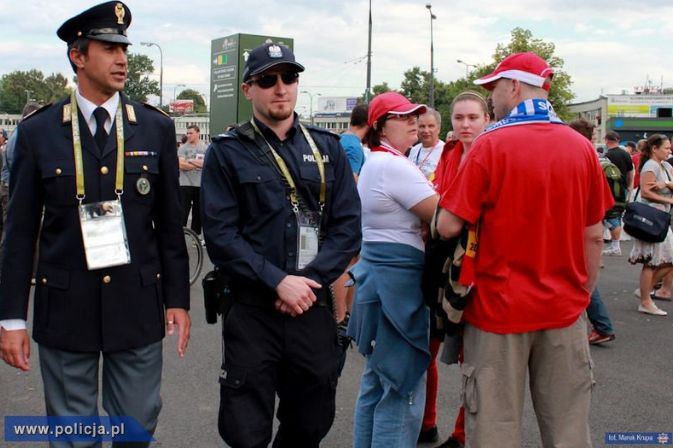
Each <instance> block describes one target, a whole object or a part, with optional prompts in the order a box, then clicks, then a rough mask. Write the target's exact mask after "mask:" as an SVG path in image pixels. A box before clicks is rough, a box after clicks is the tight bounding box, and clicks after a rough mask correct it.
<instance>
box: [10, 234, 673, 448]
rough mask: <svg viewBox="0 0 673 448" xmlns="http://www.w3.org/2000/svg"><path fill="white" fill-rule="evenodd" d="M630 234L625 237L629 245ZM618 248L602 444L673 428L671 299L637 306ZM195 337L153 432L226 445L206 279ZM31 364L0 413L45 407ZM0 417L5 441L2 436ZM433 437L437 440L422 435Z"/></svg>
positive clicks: (528, 430) (608, 288)
mask: <svg viewBox="0 0 673 448" xmlns="http://www.w3.org/2000/svg"><path fill="white" fill-rule="evenodd" d="M629 249H630V243H624V247H623V252H624V253H625V254H628V251H629ZM626 258H627V257H626V255H624V256H622V257H610V258H606V260H605V262H606V266H605V269H603V270H602V272H601V280H600V288H601V293H602V295H603V299H604V301H605V302H606V305H607V307H608V310H609V311H610V314H611V317H612V320H613V323H614V325H615V328H616V333H617V340H615V341H614V342H611V343H609V344H606V346H605V347H592V355H593V359H594V362H595V376H596V381H597V384H596V387H595V389H594V399H593V403H592V415H591V428H592V431H593V440H594V445H595V446H596V447H600V446H604V442H603V441H604V436H605V432H607V431H649V432H655V431H656V432H659V431H666V432H672V431H673V303H660V304H659V305H660V307H661V308H663V309H665V310H667V311H668V312H669V313H670V316H669V317H664V318H662V317H652V316H646V315H644V314H640V313H638V312H636V307H637V304H638V301H637V299H635V298H634V296H633V290H634V289H635V288H636V286H637V282H638V280H637V279H638V273H639V272H640V270H639V267H634V266H631V265H629V264H628V263H627V261H626ZM192 297H193V298H192V303H193V305H192V307H193V311H192V319H193V328H192V339H191V343H190V347H189V353H188V355H187V357H186V359H183V360H180V359H178V357H177V356H176V355H175V348H174V342H175V341H174V339H172V338H171V339H168V340H167V341H166V343H165V347H164V351H165V368H164V381H163V387H162V396H163V401H164V407H163V411H162V414H161V417H160V422H159V427H158V429H157V432H156V434H155V436H156V438H157V440H158V443H157V444H156V446H161V447H170V448H173V447H176V448H181V447H188V446H193V447H199V448H200V447H222V446H224V444H223V443H222V441H221V440H220V438H219V436H218V434H217V428H216V420H217V407H218V394H219V387H218V384H217V377H218V373H219V365H220V351H221V342H220V338H219V326H209V325H206V323H205V320H204V319H203V307H202V300H203V299H202V295H201V288H200V286H195V287H193V288H192ZM31 363H32V366H33V370H32V371H31V372H29V373H25V374H24V373H20V372H18V371H16V370H14V369H11V368H9V367H7V366H6V365H4V364H3V365H1V366H0V416H5V415H40V414H42V413H43V412H44V411H43V403H42V385H41V381H40V375H39V372H38V370H39V369H38V368H37V358H36V350H35V347H33V356H32V359H31ZM362 365H363V364H362V358H361V357H360V356H359V355H358V354H357V353H356V352H355V351H353V350H351V352H350V353H349V357H348V362H347V365H346V368H345V370H344V373H343V376H342V378H341V381H340V383H339V388H338V394H337V416H336V420H335V422H334V426H333V427H332V430H331V432H330V433H329V435H328V436H327V438H326V439H325V440H324V443H323V446H324V447H327V448H345V447H350V446H351V443H350V440H351V425H352V413H353V405H354V402H355V398H356V394H357V388H358V380H359V375H360V373H361V372H362ZM459 387H460V376H459V372H458V370H457V368H456V366H445V365H441V366H440V397H439V405H438V414H439V427H440V434H441V437H442V438H445V437H447V435H448V432H449V427H452V423H453V419H454V418H455V414H456V411H457V409H458V394H459ZM3 429H4V428H3V427H2V425H0V446H3V447H4V446H39V445H37V444H20V445H6V444H5V443H4V442H2V440H4V435H3V433H2V431H3ZM523 434H524V443H523V446H525V447H539V446H541V444H540V440H539V433H538V430H537V425H536V422H535V417H534V415H533V412H532V407H531V405H530V402H528V403H527V404H526V408H525V425H524V431H523ZM426 446H431V445H426Z"/></svg>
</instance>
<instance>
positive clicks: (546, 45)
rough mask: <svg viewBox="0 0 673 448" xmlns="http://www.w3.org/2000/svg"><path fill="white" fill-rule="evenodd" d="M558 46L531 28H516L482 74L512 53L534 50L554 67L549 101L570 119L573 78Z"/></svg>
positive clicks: (496, 49) (564, 117)
mask: <svg viewBox="0 0 673 448" xmlns="http://www.w3.org/2000/svg"><path fill="white" fill-rule="evenodd" d="M555 50H556V46H555V45H554V44H553V43H552V42H545V41H543V40H542V39H538V38H535V37H533V33H532V32H531V31H530V30H526V29H523V28H518V27H517V28H514V29H513V30H512V32H511V40H510V42H509V43H508V44H506V45H504V44H498V46H497V47H496V48H495V53H493V60H494V61H493V63H492V64H490V65H488V66H485V67H480V68H479V73H480V76H481V74H484V75H485V74H487V73H490V72H491V71H492V70H494V69H495V66H496V65H497V64H498V63H499V62H500V61H502V60H503V59H505V58H506V57H507V56H509V55H510V54H512V53H522V52H525V51H532V52H533V53H535V54H537V55H538V56H540V57H541V58H542V59H544V60H545V61H547V63H548V64H549V65H550V66H551V67H552V68H553V69H554V79H553V82H552V84H551V89H550V90H549V102H551V103H552V105H553V106H554V110H555V111H556V113H557V114H558V115H559V116H560V117H561V118H562V119H563V120H568V119H569V118H571V114H570V112H569V111H568V103H569V102H570V101H572V100H573V98H575V95H574V94H573V93H572V91H571V90H570V86H571V84H572V80H571V79H570V75H569V74H568V73H566V72H564V71H563V64H564V62H563V59H561V58H560V57H558V56H556V55H555V54H554V51H555Z"/></svg>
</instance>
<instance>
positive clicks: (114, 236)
mask: <svg viewBox="0 0 673 448" xmlns="http://www.w3.org/2000/svg"><path fill="white" fill-rule="evenodd" d="M79 221H80V225H81V227H82V241H83V242H84V253H85V255H86V264H87V267H88V268H89V270H90V271H91V270H94V269H102V268H107V267H110V266H119V265H122V264H129V263H130V262H131V254H130V252H129V243H128V238H127V237H126V225H125V224H124V212H123V210H122V203H121V201H120V200H118V199H117V200H114V201H102V202H94V203H92V204H80V206H79Z"/></svg>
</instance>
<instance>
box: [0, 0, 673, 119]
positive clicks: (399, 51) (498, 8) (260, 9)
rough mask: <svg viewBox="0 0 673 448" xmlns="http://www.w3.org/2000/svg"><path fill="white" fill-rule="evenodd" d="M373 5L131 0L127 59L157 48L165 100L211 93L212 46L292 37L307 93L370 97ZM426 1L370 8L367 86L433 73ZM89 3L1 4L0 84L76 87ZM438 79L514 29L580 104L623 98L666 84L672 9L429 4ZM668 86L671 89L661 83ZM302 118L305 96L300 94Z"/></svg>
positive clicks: (481, 57) (455, 72)
mask: <svg viewBox="0 0 673 448" xmlns="http://www.w3.org/2000/svg"><path fill="white" fill-rule="evenodd" d="M368 3H369V2H368V0H342V1H339V2H335V1H333V0H313V1H311V0H286V1H284V2H278V1H275V0H259V1H257V2H254V4H251V3H250V2H227V3H226V4H224V3H213V2H211V1H205V0H191V1H189V2H184V1H179V0H162V1H157V0H128V2H127V4H128V5H129V7H130V8H131V10H132V12H133V23H132V26H131V29H130V30H129V37H130V38H131V40H132V41H133V42H136V45H134V46H133V47H131V50H130V51H132V52H136V53H142V54H147V55H148V56H150V57H151V58H152V59H153V60H154V61H155V66H157V68H158V51H157V50H156V48H147V47H141V46H140V45H137V43H139V42H141V41H151V42H158V43H159V44H160V45H161V46H162V49H163V52H164V98H169V97H170V98H172V95H173V88H174V87H175V85H177V84H181V83H183V84H186V85H187V87H190V88H195V89H196V90H200V91H203V92H207V91H208V90H209V89H208V82H209V69H210V67H209V62H208V61H209V56H210V41H211V40H212V39H214V38H219V37H223V36H226V35H230V34H235V33H239V32H240V33H250V34H270V35H278V36H288V37H293V38H294V42H295V51H296V54H297V58H298V60H299V61H300V62H301V63H303V64H304V65H305V66H306V68H307V70H306V72H305V74H304V75H303V76H302V80H301V83H302V89H306V90H309V91H310V92H312V93H313V94H314V95H315V94H319V93H320V94H323V95H359V94H361V93H362V91H363V90H364V87H365V80H366V63H365V62H364V61H360V62H357V63H356V62H353V61H354V60H356V59H358V58H360V57H362V56H365V55H366V53H367V19H368V17H367V12H368ZM425 3H426V1H422V2H412V1H410V0H372V7H373V39H372V64H373V65H372V84H378V83H381V82H384V81H387V82H388V84H389V85H391V86H393V87H397V86H399V83H400V81H401V79H402V74H403V72H404V71H405V70H407V69H410V68H411V67H413V66H419V67H421V69H422V70H429V66H430V48H429V47H430V42H429V41H430V30H429V28H430V18H429V13H428V10H427V9H426V8H425ZM91 4H92V2H91V1H88V0H69V1H67V2H56V3H54V2H52V1H48V0H30V1H9V0H5V1H4V2H3V16H4V17H8V18H11V20H5V21H4V22H3V26H2V32H3V40H2V45H1V46H0V60H2V64H0V75H1V74H3V73H8V72H11V71H13V70H27V69H30V68H38V69H40V70H42V71H43V72H45V73H51V72H54V71H58V72H62V73H63V74H64V75H66V76H68V77H69V78H70V77H72V73H71V71H70V68H69V65H68V63H67V60H66V56H65V45H64V44H63V43H62V42H61V41H59V40H58V38H57V37H56V35H55V32H56V29H57V28H58V26H59V25H60V24H61V23H62V22H63V21H64V20H65V19H67V18H68V17H70V16H71V15H73V14H75V13H77V12H80V11H82V10H83V9H85V8H87V7H89V6H91ZM433 12H434V13H435V14H436V15H437V20H436V21H435V22H434V23H433V27H434V50H435V68H436V76H437V77H438V79H440V80H442V81H451V80H454V79H457V78H459V77H462V76H464V74H465V66H464V65H461V64H458V63H457V62H456V60H457V59H462V60H464V61H466V62H468V63H470V64H486V63H489V62H490V60H491V57H492V54H493V51H494V49H495V47H496V45H497V44H498V43H506V42H508V41H509V35H510V31H511V29H512V28H514V27H516V26H520V27H522V28H527V29H530V30H532V31H533V34H534V36H535V37H538V38H542V39H544V40H545V41H551V42H554V43H555V44H556V48H557V54H558V55H559V56H560V57H562V58H563V59H564V60H565V67H564V69H565V71H567V72H568V73H569V74H570V76H571V77H572V79H573V81H574V83H573V89H574V90H575V92H576V93H577V98H578V99H583V100H586V99H591V98H595V97H597V96H598V95H599V94H600V93H601V90H602V91H603V92H604V93H619V92H621V90H622V89H626V90H631V89H632V88H633V86H635V85H639V84H642V83H644V81H645V77H646V76H647V75H649V76H650V78H651V79H656V80H657V84H658V82H659V80H660V76H661V75H662V74H666V73H670V72H671V69H673V62H668V60H669V59H670V58H668V57H667V55H668V53H669V48H668V47H669V45H668V42H669V41H670V37H671V36H672V35H673V28H669V27H667V26H666V23H665V20H666V19H665V18H666V17H671V16H673V4H672V3H671V2H670V0H644V1H640V2H633V1H632V0H592V1H586V0H510V1H508V2H503V1H501V0H482V1H480V2H473V3H467V2H463V3H461V4H456V3H454V2H444V1H435V2H434V4H433ZM667 83H668V84H669V85H673V79H672V80H669V81H667V80H666V79H664V84H667ZM299 101H300V107H305V106H306V105H307V104H308V95H300V100H299Z"/></svg>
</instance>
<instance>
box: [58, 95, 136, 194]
mask: <svg viewBox="0 0 673 448" xmlns="http://www.w3.org/2000/svg"><path fill="white" fill-rule="evenodd" d="M70 111H71V112H70V122H71V123H72V146H73V152H74V155H75V181H76V183H77V195H76V196H75V197H76V198H77V199H78V200H79V202H80V204H81V203H82V201H83V200H84V198H85V196H86V195H85V194H84V163H83V162H82V140H81V137H80V132H79V117H78V116H77V98H76V97H75V91H74V90H73V92H72V95H70ZM115 123H116V131H117V132H116V134H117V171H116V175H115V193H117V197H119V196H121V195H122V194H123V193H124V122H123V118H122V102H121V98H120V99H119V105H118V106H117V112H116V114H115Z"/></svg>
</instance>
